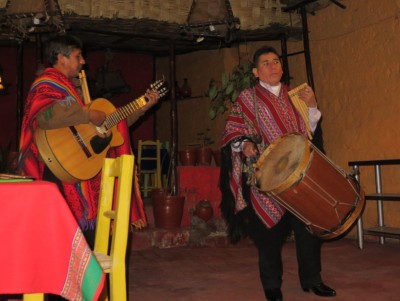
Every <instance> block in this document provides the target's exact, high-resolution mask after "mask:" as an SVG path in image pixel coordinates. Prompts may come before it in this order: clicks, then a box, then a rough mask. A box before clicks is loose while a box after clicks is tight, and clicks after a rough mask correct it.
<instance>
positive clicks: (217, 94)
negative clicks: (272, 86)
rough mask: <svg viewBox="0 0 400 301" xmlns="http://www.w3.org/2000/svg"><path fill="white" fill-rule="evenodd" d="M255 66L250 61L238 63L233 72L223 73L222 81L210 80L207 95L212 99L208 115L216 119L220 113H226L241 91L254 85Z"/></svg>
mask: <svg viewBox="0 0 400 301" xmlns="http://www.w3.org/2000/svg"><path fill="white" fill-rule="evenodd" d="M252 70H253V66H252V64H250V63H247V64H243V65H238V66H237V67H235V68H234V70H233V71H232V73H222V76H221V82H218V81H216V80H214V79H211V80H210V84H209V87H208V90H207V91H206V92H205V96H206V97H208V98H210V99H211V107H210V110H209V111H208V117H209V118H210V119H215V117H216V116H217V115H218V114H223V113H225V112H226V111H227V110H228V109H229V107H230V105H231V104H232V103H234V102H235V101H236V98H237V97H238V96H239V94H240V92H241V91H242V90H244V89H246V88H249V87H252V86H253V85H254V84H255V83H256V81H257V79H256V77H255V76H254V75H253V71H252Z"/></svg>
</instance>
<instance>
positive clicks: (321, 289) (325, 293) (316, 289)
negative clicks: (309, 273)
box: [303, 282, 336, 297]
mask: <svg viewBox="0 0 400 301" xmlns="http://www.w3.org/2000/svg"><path fill="white" fill-rule="evenodd" d="M303 291H305V292H313V293H314V294H316V295H317V296H321V297H334V296H336V291H335V290H334V289H332V288H330V287H329V286H326V285H325V284H324V283H322V282H321V283H318V284H316V285H314V286H312V287H303Z"/></svg>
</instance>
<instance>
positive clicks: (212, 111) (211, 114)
mask: <svg viewBox="0 0 400 301" xmlns="http://www.w3.org/2000/svg"><path fill="white" fill-rule="evenodd" d="M215 117H217V112H216V110H215V108H211V109H210V110H209V111H208V118H210V119H211V120H214V119H215Z"/></svg>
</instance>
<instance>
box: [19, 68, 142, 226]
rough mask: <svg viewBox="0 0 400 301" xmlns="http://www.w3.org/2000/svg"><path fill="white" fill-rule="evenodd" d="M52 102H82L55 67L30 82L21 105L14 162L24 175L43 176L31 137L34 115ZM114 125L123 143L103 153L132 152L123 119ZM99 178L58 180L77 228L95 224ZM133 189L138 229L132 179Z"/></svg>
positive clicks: (138, 221)
mask: <svg viewBox="0 0 400 301" xmlns="http://www.w3.org/2000/svg"><path fill="white" fill-rule="evenodd" d="M56 102H63V103H65V104H66V105H68V103H71V102H78V103H79V104H81V105H82V106H83V105H84V103H83V101H82V99H81V98H80V96H79V95H78V93H77V91H76V90H75V88H74V87H73V85H72V83H71V81H70V80H69V79H68V78H67V77H66V76H65V75H64V74H63V73H61V72H60V71H58V70H57V69H55V68H47V69H45V70H44V72H43V74H42V75H40V76H39V77H38V78H37V79H36V80H35V81H34V82H33V84H32V86H31V89H30V91H29V95H28V99H27V101H26V104H25V111H24V118H23V121H22V128H21V137H20V155H19V164H18V165H19V170H20V171H21V173H22V174H24V175H29V176H33V177H35V178H36V179H42V177H43V171H44V163H43V162H42V161H41V159H40V155H39V151H38V148H37V146H36V144H35V137H34V135H35V130H36V127H37V122H36V117H37V116H38V115H39V114H40V113H41V112H43V111H45V110H46V109H48V108H49V107H51V106H52V105H53V104H55V103H56ZM117 127H118V130H119V132H120V133H121V134H122V136H123V137H124V143H123V144H122V145H121V146H118V147H115V148H111V149H110V150H109V152H108V154H107V156H108V157H116V156H120V155H122V154H131V153H132V150H131V146H130V144H129V141H130V139H129V133H128V127H127V124H126V122H125V121H122V122H120V123H119V124H118V125H117ZM100 179H101V173H99V174H97V175H96V176H95V177H94V178H92V179H90V180H87V181H81V182H78V183H75V184H68V183H62V185H63V190H64V196H65V198H66V200H67V203H68V205H69V207H70V208H71V210H72V213H73V214H74V216H75V218H76V219H77V221H78V223H79V225H80V227H81V228H82V229H84V230H86V229H93V228H94V226H95V223H96V216H97V204H98V198H99V189H100ZM133 191H134V194H133V202H132V217H131V221H132V223H133V225H134V226H136V227H138V228H141V227H144V226H146V224H147V222H146V217H145V213H144V209H143V202H142V199H141V197H140V193H139V189H138V185H137V180H135V181H134V185H133Z"/></svg>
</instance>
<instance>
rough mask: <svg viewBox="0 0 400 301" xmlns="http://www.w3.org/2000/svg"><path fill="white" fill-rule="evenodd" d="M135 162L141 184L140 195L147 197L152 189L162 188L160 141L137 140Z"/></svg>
mask: <svg viewBox="0 0 400 301" xmlns="http://www.w3.org/2000/svg"><path fill="white" fill-rule="evenodd" d="M137 161H138V168H139V176H140V183H141V185H140V190H141V192H142V195H143V196H144V197H147V195H148V193H149V192H150V191H151V190H152V189H154V188H162V181H161V142H160V140H156V141H152V140H139V142H138V160H137ZM150 182H151V183H150Z"/></svg>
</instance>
